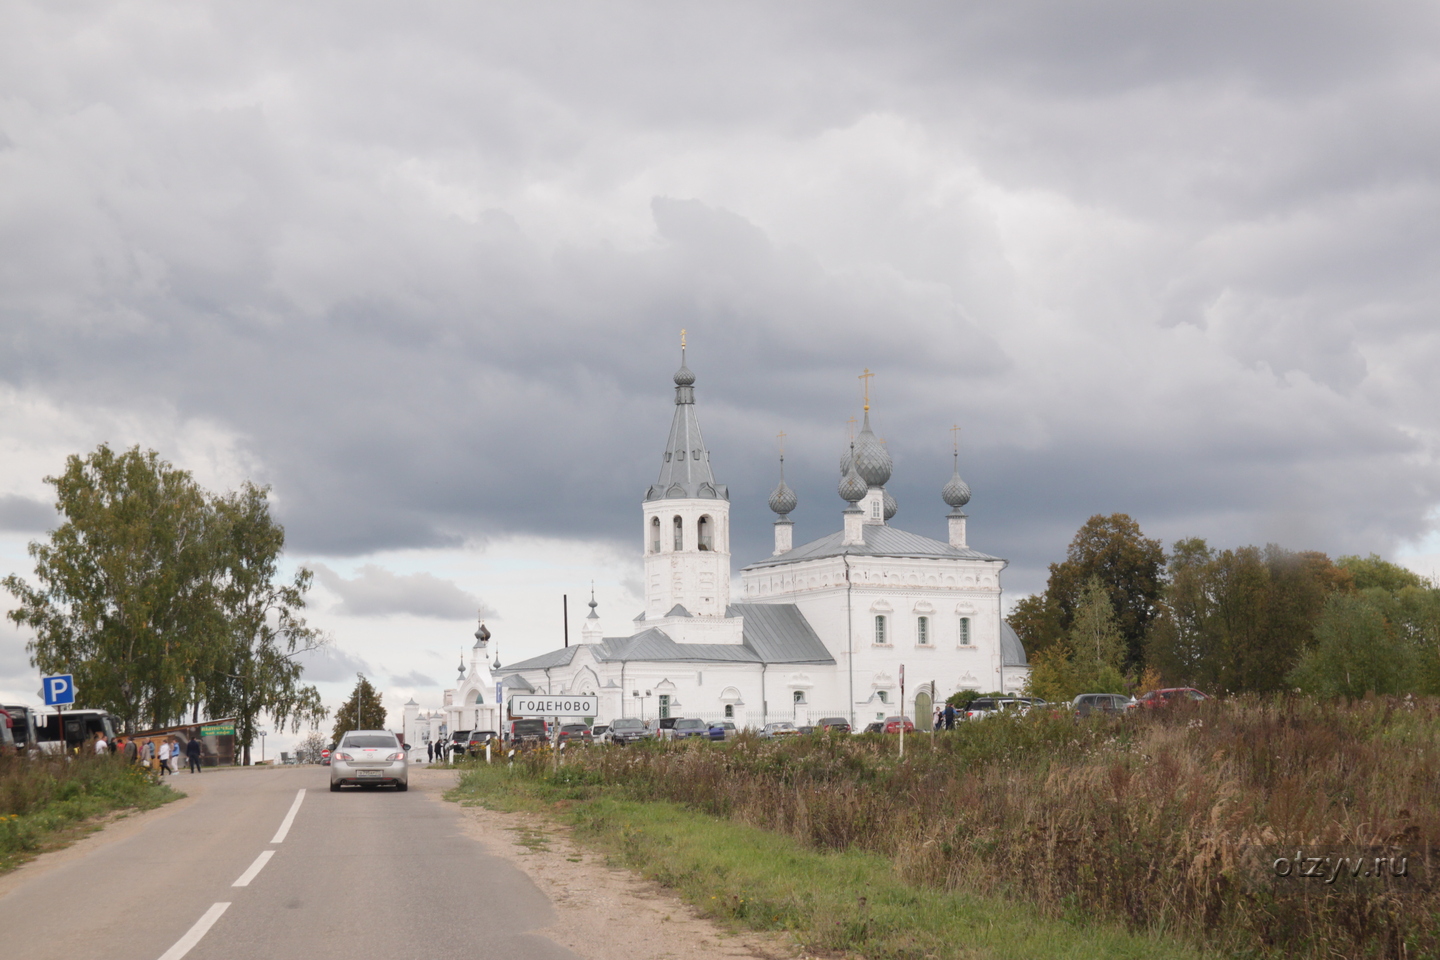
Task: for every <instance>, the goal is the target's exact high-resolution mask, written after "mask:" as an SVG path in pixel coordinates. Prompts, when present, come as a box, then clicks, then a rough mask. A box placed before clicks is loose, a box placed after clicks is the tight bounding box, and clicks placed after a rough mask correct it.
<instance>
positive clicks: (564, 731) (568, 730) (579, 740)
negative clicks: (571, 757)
mask: <svg viewBox="0 0 1440 960" xmlns="http://www.w3.org/2000/svg"><path fill="white" fill-rule="evenodd" d="M559 737H560V742H561V743H574V744H580V745H582V746H586V747H588V746H590V744H592V743H594V742H595V735H594V734H593V733H591V732H590V728H589V726H587V725H586V724H583V723H562V724H561V725H560V734H559Z"/></svg>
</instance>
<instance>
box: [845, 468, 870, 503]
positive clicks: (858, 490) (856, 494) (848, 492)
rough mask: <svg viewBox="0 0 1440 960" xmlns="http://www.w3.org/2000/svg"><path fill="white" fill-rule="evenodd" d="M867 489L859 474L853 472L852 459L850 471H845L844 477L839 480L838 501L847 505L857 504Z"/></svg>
mask: <svg viewBox="0 0 1440 960" xmlns="http://www.w3.org/2000/svg"><path fill="white" fill-rule="evenodd" d="M868 489H869V487H868V486H867V485H866V483H865V481H864V480H863V479H861V477H860V474H859V473H857V472H856V471H855V462H854V459H853V458H852V459H851V462H850V469H849V470H848V471H846V473H845V476H843V477H841V478H840V499H841V500H844V501H846V502H848V503H858V502H859V501H860V498H861V497H863V496H865V491H866V490H868Z"/></svg>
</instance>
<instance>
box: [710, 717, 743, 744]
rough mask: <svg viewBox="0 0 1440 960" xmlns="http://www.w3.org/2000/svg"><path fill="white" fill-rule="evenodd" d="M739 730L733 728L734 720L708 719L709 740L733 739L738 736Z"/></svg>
mask: <svg viewBox="0 0 1440 960" xmlns="http://www.w3.org/2000/svg"><path fill="white" fill-rule="evenodd" d="M739 733H740V731H739V730H737V729H736V728H735V721H734V720H712V721H710V739H711V740H733V739H735V737H737V736H739Z"/></svg>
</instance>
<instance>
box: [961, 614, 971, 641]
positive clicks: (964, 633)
mask: <svg viewBox="0 0 1440 960" xmlns="http://www.w3.org/2000/svg"><path fill="white" fill-rule="evenodd" d="M960 646H962V647H968V646H970V618H969V617H961V618H960Z"/></svg>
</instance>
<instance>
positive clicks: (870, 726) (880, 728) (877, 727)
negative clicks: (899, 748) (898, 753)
mask: <svg viewBox="0 0 1440 960" xmlns="http://www.w3.org/2000/svg"><path fill="white" fill-rule="evenodd" d="M860 732H861V733H884V732H885V723H884V721H881V720H875V721H873V722H871V723H867V724H865V729H864V730H862V731H860Z"/></svg>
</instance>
